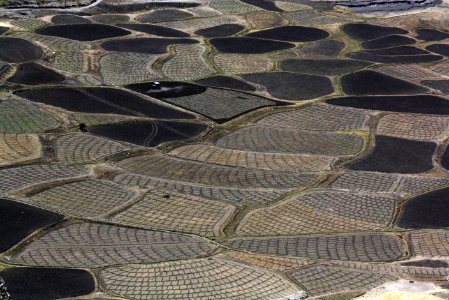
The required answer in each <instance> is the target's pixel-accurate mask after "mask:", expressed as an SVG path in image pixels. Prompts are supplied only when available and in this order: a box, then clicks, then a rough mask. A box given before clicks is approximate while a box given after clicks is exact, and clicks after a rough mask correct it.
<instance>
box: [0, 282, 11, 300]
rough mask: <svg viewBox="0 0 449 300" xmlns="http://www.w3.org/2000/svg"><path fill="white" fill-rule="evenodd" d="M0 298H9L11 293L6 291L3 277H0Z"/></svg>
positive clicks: (3, 299)
mask: <svg viewBox="0 0 449 300" xmlns="http://www.w3.org/2000/svg"><path fill="white" fill-rule="evenodd" d="M0 300H11V295H10V294H9V293H8V289H7V288H6V283H5V280H3V278H1V277H0Z"/></svg>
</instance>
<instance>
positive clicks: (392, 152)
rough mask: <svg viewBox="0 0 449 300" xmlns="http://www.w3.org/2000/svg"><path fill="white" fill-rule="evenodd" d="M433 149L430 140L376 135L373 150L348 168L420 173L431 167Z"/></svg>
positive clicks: (433, 144)
mask: <svg viewBox="0 0 449 300" xmlns="http://www.w3.org/2000/svg"><path fill="white" fill-rule="evenodd" d="M435 149H436V144H435V143H432V142H421V141H413V140H406V139H401V138H395V137H389V136H376V141H375V147H374V150H373V152H371V153H369V154H368V156H366V157H364V158H362V159H361V160H359V161H356V162H354V163H351V164H349V165H348V168H349V169H351V170H360V171H373V172H385V173H421V172H425V171H429V170H431V169H432V168H433V163H432V155H433V154H434V152H435ZM448 220H449V219H448Z"/></svg>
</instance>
